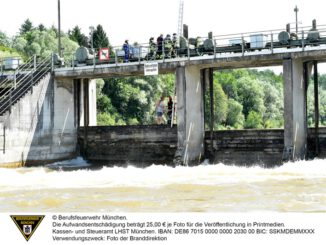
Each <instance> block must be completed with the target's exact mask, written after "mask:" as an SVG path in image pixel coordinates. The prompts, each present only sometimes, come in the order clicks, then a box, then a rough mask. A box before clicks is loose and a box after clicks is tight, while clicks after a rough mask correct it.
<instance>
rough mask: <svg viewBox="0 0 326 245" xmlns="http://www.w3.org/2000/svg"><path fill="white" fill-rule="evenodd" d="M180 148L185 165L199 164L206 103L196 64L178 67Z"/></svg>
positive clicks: (202, 148) (201, 153) (202, 151)
mask: <svg viewBox="0 0 326 245" xmlns="http://www.w3.org/2000/svg"><path fill="white" fill-rule="evenodd" d="M176 80H177V98H178V106H177V113H178V148H179V149H180V148H181V149H182V150H183V153H182V159H181V160H182V162H183V164H185V165H193V164H198V163H199V162H200V160H201V158H202V157H203V154H204V133H205V129H204V103H203V85H202V84H203V82H202V77H201V71H200V69H199V68H197V67H195V66H187V67H178V68H177V71H176Z"/></svg>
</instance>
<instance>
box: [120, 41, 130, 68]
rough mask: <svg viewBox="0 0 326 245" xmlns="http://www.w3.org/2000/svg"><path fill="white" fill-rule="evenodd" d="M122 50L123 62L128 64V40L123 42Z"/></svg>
mask: <svg viewBox="0 0 326 245" xmlns="http://www.w3.org/2000/svg"><path fill="white" fill-rule="evenodd" d="M122 49H123V51H124V52H125V58H124V62H125V63H128V62H129V53H130V47H129V43H128V40H126V41H125V43H124V44H123V46H122Z"/></svg>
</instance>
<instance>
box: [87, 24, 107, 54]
mask: <svg viewBox="0 0 326 245" xmlns="http://www.w3.org/2000/svg"><path fill="white" fill-rule="evenodd" d="M91 35H92V34H91ZM109 46H110V43H109V39H108V37H107V35H106V33H105V31H104V29H103V27H102V26H101V25H98V26H97V27H96V29H95V30H94V32H93V47H94V48H96V49H98V48H104V47H109Z"/></svg>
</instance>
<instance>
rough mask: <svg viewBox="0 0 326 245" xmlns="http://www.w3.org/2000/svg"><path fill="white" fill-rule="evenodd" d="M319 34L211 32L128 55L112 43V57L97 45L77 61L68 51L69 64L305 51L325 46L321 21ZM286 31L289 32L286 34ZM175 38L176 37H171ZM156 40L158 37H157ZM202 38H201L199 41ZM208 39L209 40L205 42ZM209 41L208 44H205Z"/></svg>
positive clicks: (304, 30) (133, 48)
mask: <svg viewBox="0 0 326 245" xmlns="http://www.w3.org/2000/svg"><path fill="white" fill-rule="evenodd" d="M317 30H318V36H319V37H318V38H317V39H315V40H311V39H309V35H310V34H311V33H312V31H313V30H312V28H311V27H308V26H306V27H301V29H300V31H299V33H294V32H291V30H290V31H289V32H288V35H289V40H281V41H280V37H279V36H280V35H281V34H280V33H282V32H286V30H285V29H276V30H267V31H259V32H247V33H236V34H228V35H218V36H213V37H211V38H209V37H208V36H200V37H196V38H189V39H184V42H186V46H183V47H182V45H181V43H178V45H177V48H174V49H173V50H172V53H173V55H171V50H170V49H167V48H166V47H165V42H164V41H163V43H162V50H161V51H160V50H158V48H157V47H158V44H157V43H156V42H155V43H156V49H155V50H154V52H153V49H152V48H151V47H150V45H149V43H137V44H135V45H130V53H129V56H128V59H127V60H126V59H125V55H124V51H123V48H122V45H120V46H113V47H111V50H110V53H111V57H110V58H109V59H108V60H100V59H99V55H98V53H99V50H98V49H94V50H93V53H94V54H95V55H94V56H93V55H92V56H90V57H89V58H86V59H85V60H84V61H82V62H77V59H76V57H75V54H71V53H70V54H65V56H69V57H71V58H70V59H71V60H72V62H70V63H69V64H66V66H68V67H77V66H85V65H87V66H93V67H95V66H96V65H103V64H106V65H113V66H120V65H126V63H133V64H135V63H139V64H140V63H141V62H148V61H158V62H169V61H175V59H179V60H190V59H192V58H194V57H199V58H200V57H202V56H209V58H214V59H216V58H223V57H232V56H245V55H252V54H258V53H259V52H260V53H261V54H274V53H282V52H298V51H305V50H307V49H309V48H312V49H313V48H315V49H316V46H324V47H319V48H320V49H321V48H325V45H326V25H320V26H318V27H317ZM284 35H286V34H284ZM171 39H172V38H171ZM154 41H156V40H154ZM197 41H198V42H197ZM205 43H206V44H205ZM205 45H206V46H205Z"/></svg>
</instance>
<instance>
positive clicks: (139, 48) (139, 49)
mask: <svg viewBox="0 0 326 245" xmlns="http://www.w3.org/2000/svg"><path fill="white" fill-rule="evenodd" d="M140 51H141V46H139V47H138V63H139V64H140Z"/></svg>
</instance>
